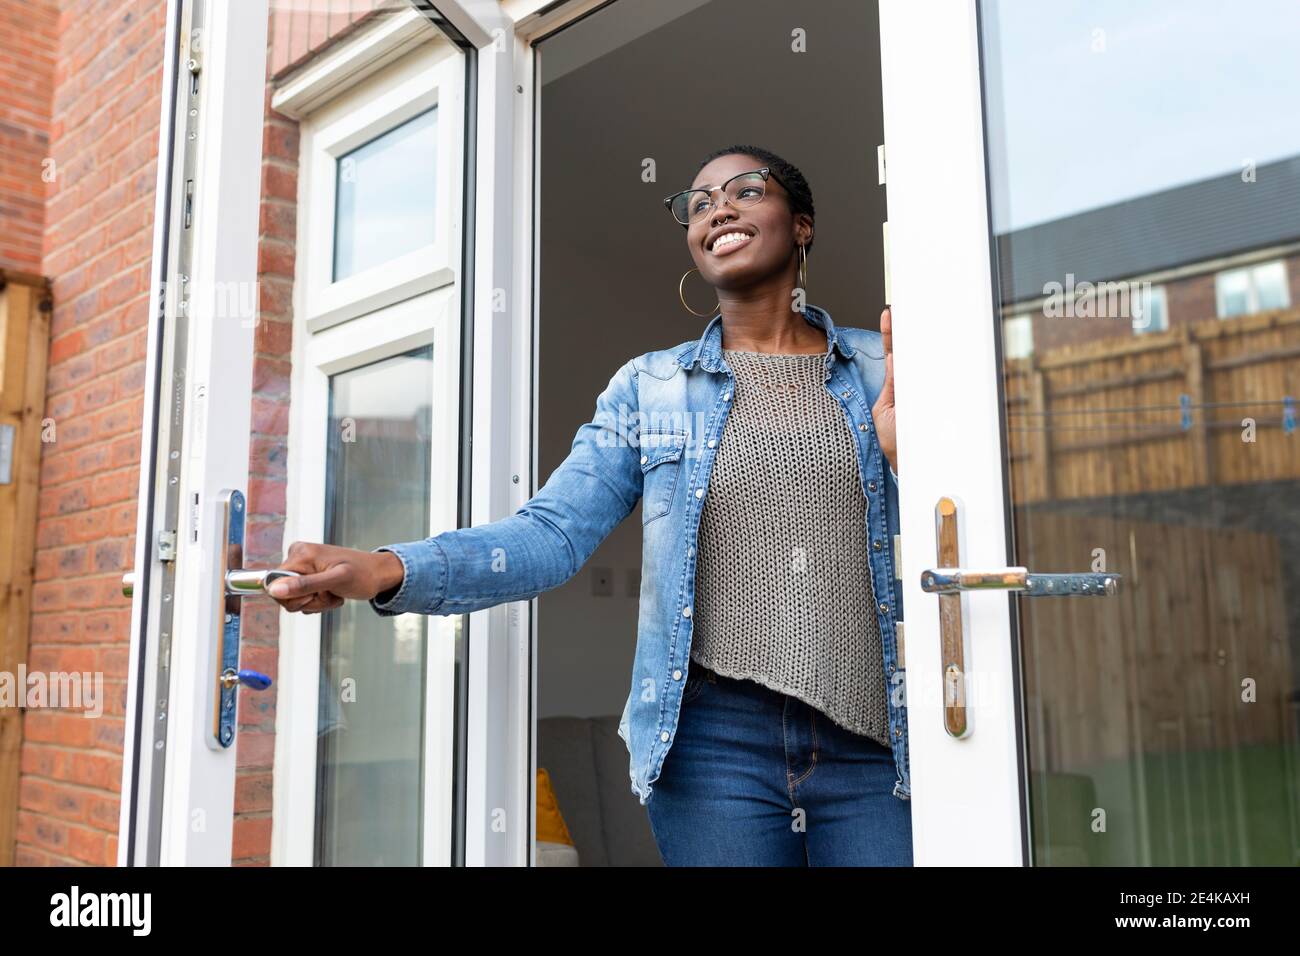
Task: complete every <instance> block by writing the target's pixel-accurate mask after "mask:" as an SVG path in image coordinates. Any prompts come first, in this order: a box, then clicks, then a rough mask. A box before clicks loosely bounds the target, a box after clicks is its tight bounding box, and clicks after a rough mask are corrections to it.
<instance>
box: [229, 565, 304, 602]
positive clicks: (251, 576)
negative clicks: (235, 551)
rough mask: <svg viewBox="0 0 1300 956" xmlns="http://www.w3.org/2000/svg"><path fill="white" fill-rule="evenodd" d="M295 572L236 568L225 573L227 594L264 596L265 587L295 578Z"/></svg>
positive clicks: (274, 569) (277, 569)
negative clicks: (281, 579) (284, 579)
mask: <svg viewBox="0 0 1300 956" xmlns="http://www.w3.org/2000/svg"><path fill="white" fill-rule="evenodd" d="M298 576H299V575H298V572H297V571H286V570H284V569H283V568H238V569H236V570H234V571H227V572H226V593H227V594H238V595H241V596H242V595H248V594H265V593H266V588H267V585H269V584H270V583H271V582H272V581H278V580H280V578H296V577H298Z"/></svg>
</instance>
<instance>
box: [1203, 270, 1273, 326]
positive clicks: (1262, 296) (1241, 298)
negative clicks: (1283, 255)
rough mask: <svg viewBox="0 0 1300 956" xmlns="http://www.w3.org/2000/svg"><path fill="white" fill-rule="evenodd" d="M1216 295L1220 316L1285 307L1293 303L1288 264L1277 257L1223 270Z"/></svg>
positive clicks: (1225, 316) (1215, 287)
mask: <svg viewBox="0 0 1300 956" xmlns="http://www.w3.org/2000/svg"><path fill="white" fill-rule="evenodd" d="M1214 298H1215V303H1216V306H1217V308H1218V312H1219V318H1221V319H1230V318H1232V317H1233V316H1234V315H1250V314H1252V313H1255V312H1268V311H1270V310H1272V309H1285V308H1287V307H1288V306H1290V304H1291V295H1290V293H1289V291H1288V290H1287V284H1286V263H1284V262H1283V261H1282V260H1281V259H1274V260H1273V261H1272V262H1261V263H1259V264H1258V265H1253V266H1246V267H1245V268H1242V269H1229V270H1227V271H1225V272H1220V273H1219V274H1218V275H1216V276H1215V277H1214Z"/></svg>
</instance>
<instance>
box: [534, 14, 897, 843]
mask: <svg viewBox="0 0 1300 956" xmlns="http://www.w3.org/2000/svg"><path fill="white" fill-rule="evenodd" d="M537 53H538V56H537V64H538V67H537V68H538V76H537V82H536V84H535V88H536V90H537V95H538V97H539V99H538V102H537V104H536V108H537V116H538V117H539V120H538V123H537V127H536V130H535V135H536V137H537V140H536V149H535V155H536V158H537V162H538V164H539V166H538V171H537V173H538V178H537V183H538V188H539V192H538V206H537V210H536V215H537V226H538V228H537V233H536V243H537V245H536V248H535V250H534V254H535V259H534V261H535V263H536V267H537V269H538V280H537V283H536V290H537V301H536V309H537V317H538V326H537V328H538V332H539V336H538V348H537V362H538V367H537V369H536V375H537V389H536V398H537V405H536V409H535V426H536V448H537V472H536V479H537V486H538V487H540V485H541V484H543V483H544V482H545V479H546V477H547V476H548V475H549V474H550V473H551V472H552V471H553V470H554V469H555V468H556V466H558V465H559V464H560V462H561V461H563V460H564V457H565V456H566V455H567V454H568V452H569V450H570V446H571V444H572V441H573V436H574V432H575V431H576V430H577V428H578V426H579V425H581V424H582V423H583V422H586V421H589V420H590V418H591V415H592V412H593V409H594V407H595V398H596V395H597V394H598V393H599V392H600V391H601V389H602V388H603V387H604V386H605V385H606V384H607V383H608V381H609V378H610V376H611V375H612V374H613V372H614V371H615V370H616V369H617V368H618V367H619V366H620V365H621V364H623V363H624V362H626V361H627V360H628V359H629V358H631V357H633V356H635V355H639V354H641V353H643V352H646V351H649V350H652V349H661V348H668V347H670V346H673V345H676V344H678V343H680V342H683V341H686V340H690V339H695V338H698V337H699V335H700V334H701V332H702V331H703V327H704V324H705V323H706V322H707V319H702V318H697V317H696V316H693V315H691V314H690V313H688V312H686V311H685V310H684V309H683V308H682V304H681V302H680V301H679V299H678V281H679V279H680V278H681V275H682V273H683V272H684V271H686V270H687V269H688V268H690V266H691V260H690V256H689V253H688V252H687V250H686V247H685V243H684V239H683V235H682V230H681V227H680V226H679V225H677V224H676V223H675V222H674V221H673V220H672V218H671V215H670V214H669V212H668V211H667V210H666V209H665V208H664V206H663V203H662V199H663V197H664V196H667V195H669V194H670V193H673V192H676V191H677V190H679V189H682V188H685V187H686V186H688V185H689V184H690V181H691V179H692V178H693V177H694V175H695V173H696V171H697V169H698V168H699V165H700V161H701V160H702V159H703V158H704V157H705V156H706V155H708V154H709V153H710V152H712V151H713V150H715V149H718V148H720V147H723V146H729V145H732V144H737V143H741V144H752V145H755V146H761V147H764V148H766V149H769V150H772V151H773V152H775V153H777V154H779V155H781V156H783V157H784V158H785V159H786V160H788V161H789V162H791V163H793V164H795V165H796V166H798V167H799V168H800V169H801V170H802V171H803V172H804V174H805V176H806V177H807V180H808V182H809V184H810V186H811V188H812V191H813V196H814V199H815V201H816V230H817V244H816V249H817V253H816V255H815V256H810V257H809V263H808V301H809V302H810V303H811V304H813V305H817V306H821V307H822V308H824V309H826V310H827V311H828V312H829V313H830V315H831V317H832V319H833V320H834V322H835V324H836V325H837V326H848V327H855V328H870V329H874V328H877V327H878V321H879V315H880V311H881V309H882V308H883V306H884V304H885V283H884V269H883V265H882V263H883V249H882V228H881V223H883V222H884V220H885V191H884V188H883V187H882V186H880V185H879V179H878V166H877V147H878V146H879V144H881V143H882V142H883V132H882V122H881V89H880V42H879V20H878V16H877V9H876V4H875V3H874V2H868V3H863V4H816V5H811V4H810V5H794V4H790V3H789V2H786V0H659V2H656V3H655V4H653V5H650V4H639V3H631V2H628V0H613V2H611V3H607V4H605V5H603V6H600V7H598V8H596V9H595V10H593V11H591V12H590V13H587V14H586V15H584V16H582V17H581V18H579V19H577V20H575V21H573V22H571V23H569V24H568V25H566V26H564V27H563V28H561V29H559V30H557V31H555V32H553V33H551V34H549V35H548V36H546V37H545V38H543V39H542V40H541V41H540V42H539V43H538V45H537ZM685 292H686V297H687V299H686V300H687V302H690V303H691V306H692V308H694V309H695V310H696V311H699V312H704V311H706V310H707V309H708V308H709V307H710V305H711V304H712V299H711V298H710V297H709V295H708V293H709V290H708V289H707V287H706V286H705V285H704V283H703V282H699V281H698V280H697V283H696V284H695V285H692V284H691V282H690V280H689V279H688V280H687V282H686V286H685ZM692 292H694V295H693V296H692ZM639 517H640V506H639V505H638V507H637V509H636V510H635V511H634V512H633V514H632V515H631V516H629V518H628V519H627V520H625V521H624V522H623V523H622V524H621V525H620V526H619V527H617V528H616V529H615V530H614V531H613V532H612V533H611V534H610V535H609V537H608V538H607V539H606V540H605V541H604V542H603V543H602V544H601V546H600V547H599V548H598V549H597V550H596V552H595V553H594V554H593V555H592V557H591V559H590V561H588V563H587V565H586V566H585V567H584V568H583V569H582V570H581V571H580V572H579V573H578V574H577V575H576V576H575V577H574V578H573V579H572V580H570V581H569V582H567V583H566V584H565V585H563V586H562V587H559V588H556V589H554V590H552V591H549V592H547V593H545V594H543V595H541V596H540V597H539V598H538V613H537V616H536V625H535V626H536V643H535V645H534V646H535V647H536V649H537V651H536V659H535V665H536V668H537V680H536V686H537V697H536V700H535V701H534V707H535V717H536V754H537V768H538V773H539V777H540V776H542V771H545V777H546V779H547V781H548V782H549V787H550V790H551V792H552V793H553V796H554V809H555V810H558V818H559V819H560V820H562V825H561V826H559V827H558V829H557V828H556V824H555V817H554V815H552V814H549V813H546V812H543V810H542V809H541V808H542V807H543V806H545V805H546V803H547V802H548V801H547V797H546V796H545V788H544V787H543V786H539V798H538V803H539V831H538V846H537V849H538V853H537V862H538V863H539V865H564V864H571V865H572V864H576V865H581V866H602V865H609V866H658V865H662V861H661V860H660V858H659V853H658V850H657V849H656V847H655V843H654V840H653V836H652V834H651V831H650V825H649V821H648V818H647V815H646V812H645V807H643V806H642V805H641V804H640V803H639V802H638V801H637V798H636V797H635V796H634V795H633V793H632V791H631V787H630V782H629V778H628V754H627V749H626V747H625V745H624V743H623V741H622V740H621V739H620V738H619V736H618V733H617V730H618V723H619V716H620V714H621V712H622V710H623V706H624V703H625V701H626V700H627V695H628V689H629V686H630V678H631V670H632V659H633V653H634V650H635V647H636V640H637V608H638V595H639V592H640V568H641V522H640V520H639ZM539 784H541V781H540V780H539ZM566 838H567V839H566Z"/></svg>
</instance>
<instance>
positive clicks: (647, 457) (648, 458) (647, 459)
mask: <svg viewBox="0 0 1300 956" xmlns="http://www.w3.org/2000/svg"><path fill="white" fill-rule="evenodd" d="M649 460H650V456H649V455H642V456H641V464H643V465H644V464H645V463H646V462H647V461H649Z"/></svg>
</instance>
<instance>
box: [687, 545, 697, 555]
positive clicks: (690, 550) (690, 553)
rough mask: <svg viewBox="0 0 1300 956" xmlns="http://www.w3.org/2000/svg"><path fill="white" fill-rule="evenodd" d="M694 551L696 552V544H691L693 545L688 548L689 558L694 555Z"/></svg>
mask: <svg viewBox="0 0 1300 956" xmlns="http://www.w3.org/2000/svg"><path fill="white" fill-rule="evenodd" d="M694 553H695V546H694V545H691V547H689V548H687V549H686V556H687V557H688V558H689V557H690V556H691V555H693V554H694Z"/></svg>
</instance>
